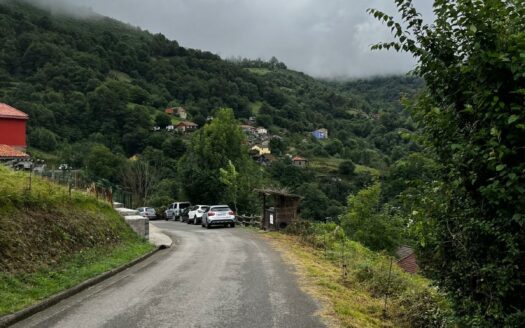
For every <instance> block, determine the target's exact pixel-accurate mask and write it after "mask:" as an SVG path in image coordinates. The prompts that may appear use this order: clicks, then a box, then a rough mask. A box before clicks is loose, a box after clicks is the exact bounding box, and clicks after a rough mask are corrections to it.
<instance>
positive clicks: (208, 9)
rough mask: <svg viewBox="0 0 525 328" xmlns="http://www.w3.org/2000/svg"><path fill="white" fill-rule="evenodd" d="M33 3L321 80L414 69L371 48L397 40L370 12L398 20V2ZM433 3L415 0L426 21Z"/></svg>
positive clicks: (400, 56)
mask: <svg viewBox="0 0 525 328" xmlns="http://www.w3.org/2000/svg"><path fill="white" fill-rule="evenodd" d="M33 2H36V3H39V4H40V5H44V6H51V8H53V10H54V11H59V12H60V11H62V12H67V13H71V14H75V15H79V14H80V15H89V14H93V13H94V12H96V13H99V14H102V15H107V16H110V17H113V18H116V19H119V20H122V21H125V22H128V23H130V24H131V25H135V26H140V27H141V28H144V29H148V30H150V31H151V32H153V33H158V32H161V33H163V34H165V35H166V36H167V37H168V38H170V39H175V40H177V41H178V42H179V43H180V44H181V45H183V46H186V47H191V48H197V49H203V50H209V51H212V52H215V53H217V54H219V55H220V56H221V57H223V58H228V57H237V56H241V57H248V58H253V59H255V58H263V59H269V58H270V57H272V56H276V57H277V58H278V59H279V60H281V61H283V62H285V63H286V64H287V65H288V66H289V67H290V68H292V69H296V70H299V71H303V72H306V73H308V74H310V75H313V76H316V77H366V76H374V75H388V74H399V73H405V72H407V71H409V70H410V69H412V68H413V66H414V61H413V59H412V58H411V56H410V55H408V54H404V53H396V52H393V51H391V52H386V51H371V50H370V45H371V44H373V43H376V42H379V41H385V40H389V39H390V38H391V36H390V32H389V29H388V28H387V27H386V26H384V25H382V24H380V23H379V22H377V21H376V20H375V19H374V18H373V17H370V16H369V15H368V14H367V13H366V9H367V8H377V9H381V10H384V11H385V12H388V13H391V14H394V13H395V12H396V10H395V4H394V1H393V0H392V1H390V0H388V1H385V0H353V1H345V0H333V1H319V0H318V1H313V0H290V1H284V2H283V1H278V0H250V1H248V0H192V1H187V0H151V1H142V0H114V1H105V0H83V1H76V0H33ZM432 2H433V1H431V0H419V1H415V3H416V7H417V8H419V10H420V11H421V12H422V14H423V17H424V18H429V17H431V16H432ZM78 6H82V7H84V9H79V8H78Z"/></svg>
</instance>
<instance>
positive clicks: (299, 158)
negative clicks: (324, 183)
mask: <svg viewBox="0 0 525 328" xmlns="http://www.w3.org/2000/svg"><path fill="white" fill-rule="evenodd" d="M292 161H294V162H295V161H306V158H303V157H301V156H295V157H294V158H292Z"/></svg>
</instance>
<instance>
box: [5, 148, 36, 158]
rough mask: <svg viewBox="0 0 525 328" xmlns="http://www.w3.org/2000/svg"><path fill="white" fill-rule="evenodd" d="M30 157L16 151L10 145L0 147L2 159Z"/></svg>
mask: <svg viewBox="0 0 525 328" xmlns="http://www.w3.org/2000/svg"><path fill="white" fill-rule="evenodd" d="M25 157H29V155H28V154H26V153H24V152H22V151H19V150H16V149H14V148H13V147H11V146H8V145H0V158H25Z"/></svg>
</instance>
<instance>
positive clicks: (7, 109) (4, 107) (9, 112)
mask: <svg viewBox="0 0 525 328" xmlns="http://www.w3.org/2000/svg"><path fill="white" fill-rule="evenodd" d="M0 117H7V118H18V119H24V120H27V119H28V118H29V115H27V114H26V113H24V112H22V111H19V110H18V109H16V108H14V107H11V106H9V105H8V104H4V103H0Z"/></svg>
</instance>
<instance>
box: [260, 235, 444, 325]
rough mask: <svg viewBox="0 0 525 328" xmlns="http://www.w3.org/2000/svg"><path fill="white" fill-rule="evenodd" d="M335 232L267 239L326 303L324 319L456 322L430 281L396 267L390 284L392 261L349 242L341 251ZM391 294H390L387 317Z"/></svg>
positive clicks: (308, 289)
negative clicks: (452, 320) (385, 302)
mask: <svg viewBox="0 0 525 328" xmlns="http://www.w3.org/2000/svg"><path fill="white" fill-rule="evenodd" d="M333 228H334V226H333V225H314V226H313V227H312V229H314V230H313V231H311V232H310V233H309V234H308V235H307V237H300V236H296V235H290V234H283V233H278V232H272V233H265V234H264V236H266V237H267V238H269V239H270V240H271V241H272V242H273V244H274V245H275V246H276V248H277V249H279V250H280V251H281V252H282V254H283V257H284V259H285V261H287V262H289V263H291V264H293V265H294V266H295V267H296V269H297V271H298V275H299V278H300V286H301V287H302V288H303V289H304V290H305V291H306V292H307V293H309V294H310V295H312V296H313V297H315V298H316V299H318V300H320V301H321V303H322V304H323V308H322V310H321V313H320V314H321V316H322V317H324V318H326V319H327V320H328V321H335V322H333V323H334V325H335V326H341V327H416V326H417V327H432V326H436V327H438V326H439V327H442V326H441V325H438V324H436V323H440V324H441V323H444V322H445V323H449V322H450V321H448V320H450V318H451V313H450V307H449V304H448V302H447V301H446V299H445V297H444V296H443V295H442V294H440V293H438V292H437V290H435V289H434V288H433V287H432V285H431V282H430V281H429V280H427V279H425V278H423V277H421V276H419V275H411V274H408V273H406V272H404V271H402V270H401V269H400V268H399V267H398V266H397V265H396V264H395V263H394V266H393V269H392V273H391V275H390V278H389V266H390V258H389V257H387V256H386V255H384V254H379V253H375V252H372V251H370V250H369V249H367V248H366V247H364V246H362V245H361V244H359V243H357V242H355V241H351V240H348V239H346V241H345V244H344V245H345V246H344V248H341V243H340V242H338V239H336V237H335V235H337V234H338V233H337V230H334V229H333ZM323 245H327V247H326V248H325V247H324V246H323ZM314 246H315V247H314ZM342 254H343V256H342ZM343 258H344V259H345V263H346V265H347V276H346V277H344V278H343V276H342V268H341V262H342V259H343ZM388 281H390V283H388ZM385 293H388V294H389V299H388V306H387V312H386V317H385V316H384V314H383V309H384V295H385ZM433 320H435V321H433ZM444 326H446V324H445V325H444Z"/></svg>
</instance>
